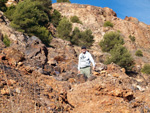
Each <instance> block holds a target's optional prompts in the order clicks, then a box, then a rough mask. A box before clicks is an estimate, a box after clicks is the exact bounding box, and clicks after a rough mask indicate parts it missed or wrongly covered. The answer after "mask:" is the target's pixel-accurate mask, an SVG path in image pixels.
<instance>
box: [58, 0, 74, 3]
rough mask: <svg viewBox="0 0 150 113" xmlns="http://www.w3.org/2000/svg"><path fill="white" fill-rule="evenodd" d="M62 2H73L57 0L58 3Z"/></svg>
mask: <svg viewBox="0 0 150 113" xmlns="http://www.w3.org/2000/svg"><path fill="white" fill-rule="evenodd" d="M61 2H68V3H71V2H70V0H57V3H61Z"/></svg>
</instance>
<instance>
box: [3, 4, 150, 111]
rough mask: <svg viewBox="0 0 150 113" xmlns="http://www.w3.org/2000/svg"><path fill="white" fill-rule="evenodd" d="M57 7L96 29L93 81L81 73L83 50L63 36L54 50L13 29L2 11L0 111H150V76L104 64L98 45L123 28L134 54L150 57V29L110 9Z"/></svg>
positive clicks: (103, 54)
mask: <svg viewBox="0 0 150 113" xmlns="http://www.w3.org/2000/svg"><path fill="white" fill-rule="evenodd" d="M53 7H54V8H56V9H57V10H59V11H60V12H61V13H62V14H63V15H65V16H67V17H70V16H72V15H77V16H79V18H80V20H81V21H82V23H83V25H81V24H75V25H74V26H79V28H80V29H85V28H90V29H91V30H92V31H93V34H94V35H95V43H94V45H93V48H92V49H90V50H89V51H90V52H91V53H92V54H93V55H94V58H95V60H96V61H97V62H96V63H97V66H96V70H95V71H93V72H92V77H91V78H89V79H88V80H87V78H86V77H84V76H83V75H78V74H77V61H78V54H79V52H80V48H79V47H76V46H73V45H72V44H71V43H70V42H69V41H64V40H62V39H59V38H53V40H52V41H51V47H46V46H45V45H44V44H42V42H41V40H39V39H38V38H37V37H35V36H32V37H29V36H28V35H27V34H23V33H21V32H18V31H15V30H14V29H13V28H11V27H10V26H9V21H8V20H7V19H6V18H5V16H4V15H3V13H2V12H0V112H2V113H58V112H61V113H149V112H150V83H149V82H150V77H149V76H148V75H143V74H137V75H136V74H134V75H133V76H128V75H127V74H126V73H125V69H124V68H121V67H119V66H117V65H116V64H113V63H112V64H110V65H104V64H102V63H100V62H99V58H103V56H104V57H105V53H102V52H101V51H100V48H99V46H98V42H99V41H100V40H101V39H102V36H103V35H104V33H105V32H107V31H109V30H118V29H119V30H120V31H121V32H122V33H124V35H125V40H126V46H127V47H129V48H130V47H131V48H132V49H130V50H131V52H133V50H136V49H137V48H141V49H142V50H143V52H144V50H145V54H149V51H147V49H148V46H149V45H148V43H149V40H148V37H146V35H147V36H148V35H149V31H148V30H149V26H147V25H145V24H143V23H140V22H138V21H137V20H136V19H133V18H126V20H121V19H118V18H117V17H116V13H115V12H113V11H112V10H111V9H109V8H104V9H103V8H99V7H94V6H89V5H77V4H66V3H65V4H53ZM106 20H111V21H112V22H113V23H114V25H115V26H114V28H105V27H103V23H104V21H106ZM137 22H138V23H137ZM117 23H118V25H117ZM119 24H120V25H119ZM122 24H123V25H124V26H122ZM130 25H131V26H132V27H133V31H134V33H135V34H136V33H137V34H136V35H135V37H136V42H135V43H134V44H132V43H131V41H130V40H129V39H128V35H129V34H130V33H132V32H130V31H132V30H131V29H130V28H129V26H130ZM119 26H120V28H118V27H119ZM135 26H136V27H135ZM126 27H127V28H128V29H125V28H126ZM121 28H122V29H121ZM123 28H124V29H123ZM135 28H137V30H138V29H139V31H136V30H135ZM129 29H130V30H129ZM143 29H144V30H146V31H143ZM127 31H128V32H127ZM140 31H143V32H142V33H141V32H140ZM126 32H127V33H128V34H125V33H126ZM146 32H147V34H146ZM138 33H139V34H138ZM140 33H141V35H140ZM6 36H7V37H8V39H9V40H10V41H11V43H10V46H9V47H6V45H5V44H4V39H5V38H6ZM139 36H141V37H142V38H143V39H145V40H146V42H147V43H145V42H144V43H145V45H146V44H147V47H144V46H143V48H142V46H140V43H141V42H140V40H142V39H140V37H139ZM145 40H143V41H145ZM133 45H134V46H135V47H136V48H133ZM97 49H98V50H97ZM145 54H144V55H145ZM148 59H149V57H146V56H145V57H144V58H143V59H142V62H144V60H145V62H148Z"/></svg>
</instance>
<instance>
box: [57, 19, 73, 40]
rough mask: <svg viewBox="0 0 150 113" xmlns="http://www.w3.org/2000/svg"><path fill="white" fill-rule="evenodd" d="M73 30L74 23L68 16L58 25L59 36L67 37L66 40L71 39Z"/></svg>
mask: <svg viewBox="0 0 150 113" xmlns="http://www.w3.org/2000/svg"><path fill="white" fill-rule="evenodd" d="M71 31H72V24H71V22H69V20H68V19H67V18H65V17H64V18H63V19H62V20H61V21H60V22H59V25H58V27H57V32H58V37H60V38H62V39H65V40H70V34H71Z"/></svg>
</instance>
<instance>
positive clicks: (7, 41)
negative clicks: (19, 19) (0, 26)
mask: <svg viewBox="0 0 150 113" xmlns="http://www.w3.org/2000/svg"><path fill="white" fill-rule="evenodd" d="M3 43H4V44H5V46H6V47H9V46H10V40H9V38H8V36H7V35H5V36H4V37H3Z"/></svg>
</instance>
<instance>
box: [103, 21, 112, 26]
mask: <svg viewBox="0 0 150 113" xmlns="http://www.w3.org/2000/svg"><path fill="white" fill-rule="evenodd" d="M113 26H114V25H113V23H111V22H110V21H106V22H104V27H113Z"/></svg>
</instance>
